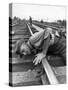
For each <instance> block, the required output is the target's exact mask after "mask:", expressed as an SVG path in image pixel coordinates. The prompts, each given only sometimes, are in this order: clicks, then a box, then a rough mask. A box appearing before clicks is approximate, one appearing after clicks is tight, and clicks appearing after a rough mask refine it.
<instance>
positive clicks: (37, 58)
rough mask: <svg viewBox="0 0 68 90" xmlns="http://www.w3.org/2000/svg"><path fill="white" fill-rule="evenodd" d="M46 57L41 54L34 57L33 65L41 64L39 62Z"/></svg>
mask: <svg viewBox="0 0 68 90" xmlns="http://www.w3.org/2000/svg"><path fill="white" fill-rule="evenodd" d="M45 56H46V55H45V54H43V53H39V54H37V55H36V58H35V59H34V61H33V63H35V65H37V64H38V63H40V62H41V60H42V59H43V58H44V57H45Z"/></svg>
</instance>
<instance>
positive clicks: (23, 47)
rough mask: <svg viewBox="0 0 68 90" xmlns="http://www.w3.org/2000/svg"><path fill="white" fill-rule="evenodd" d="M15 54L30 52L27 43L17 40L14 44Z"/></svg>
mask: <svg viewBox="0 0 68 90" xmlns="http://www.w3.org/2000/svg"><path fill="white" fill-rule="evenodd" d="M16 54H18V55H27V54H30V48H29V47H28V45H27V43H25V42H23V40H19V41H18V42H17V44H16Z"/></svg>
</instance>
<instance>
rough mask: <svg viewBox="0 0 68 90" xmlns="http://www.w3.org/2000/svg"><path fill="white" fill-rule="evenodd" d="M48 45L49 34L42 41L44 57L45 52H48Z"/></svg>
mask: <svg viewBox="0 0 68 90" xmlns="http://www.w3.org/2000/svg"><path fill="white" fill-rule="evenodd" d="M49 45H50V34H49V35H48V37H47V38H46V39H45V40H44V44H43V51H42V53H43V54H44V55H45V56H46V54H47V50H48V47H49Z"/></svg>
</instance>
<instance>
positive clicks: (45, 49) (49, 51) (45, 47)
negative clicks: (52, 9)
mask: <svg viewBox="0 0 68 90" xmlns="http://www.w3.org/2000/svg"><path fill="white" fill-rule="evenodd" d="M16 52H17V53H19V54H23V55H27V54H31V53H33V52H34V53H35V55H36V57H35V59H34V61H33V63H35V65H37V64H38V63H40V62H41V60H42V59H43V58H45V57H46V56H47V55H56V56H60V57H61V58H62V60H66V39H65V38H64V37H62V38H60V37H59V36H57V35H56V34H53V32H52V29H51V28H46V30H44V31H40V32H37V33H35V34H34V35H33V36H31V37H30V38H29V40H28V42H27V43H23V41H22V40H21V41H19V42H18V43H17V49H16Z"/></svg>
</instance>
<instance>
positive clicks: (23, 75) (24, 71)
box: [9, 24, 66, 86]
mask: <svg viewBox="0 0 68 90" xmlns="http://www.w3.org/2000/svg"><path fill="white" fill-rule="evenodd" d="M36 26H37V25H36ZM37 27H38V26H37ZM34 28H35V29H38V28H36V27H34ZM15 32H16V34H15V35H20V34H21V33H22V34H24V33H26V32H27V34H28V33H31V35H33V34H32V29H31V27H30V25H29V24H27V25H26V29H25V30H21V33H20V30H17V31H15ZM17 32H18V33H19V34H18V33H17ZM12 34H14V33H11V35H12ZM25 36H26V41H27V40H28V39H29V38H27V35H26V34H25ZM12 37H14V36H12ZM19 37H20V36H19ZM29 37H30V36H29ZM22 39H23V37H22ZM17 40H20V38H18V39H15V38H13V39H12V40H11V39H10V41H11V45H10V47H12V48H14V47H15V44H16V42H17ZM31 56H32V55H31ZM31 56H26V57H22V59H20V57H19V56H17V55H16V54H15V53H14V52H13V53H12V57H11V56H10V59H9V65H10V67H9V72H10V73H9V75H10V78H9V83H10V85H11V86H27V85H42V84H43V85H48V84H57V83H65V82H66V80H65V78H66V77H65V72H64V71H66V67H65V66H63V64H62V66H59V67H56V68H55V67H51V66H50V65H49V62H47V60H42V61H43V62H42V64H43V67H44V69H45V74H44V75H42V76H41V78H40V77H36V76H37V72H36V71H35V69H34V65H33V63H32V61H33V59H34V58H33V57H34V56H32V57H31ZM45 61H46V62H45ZM44 63H45V64H44ZM48 68H49V71H48ZM59 69H60V71H62V72H61V73H60V71H59ZM50 72H51V74H50ZM63 72H64V73H63ZM49 74H50V75H49ZM51 75H52V78H51ZM11 76H12V78H11ZM57 77H58V79H57ZM53 78H54V79H53ZM60 78H61V79H60ZM52 79H53V81H52Z"/></svg>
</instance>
